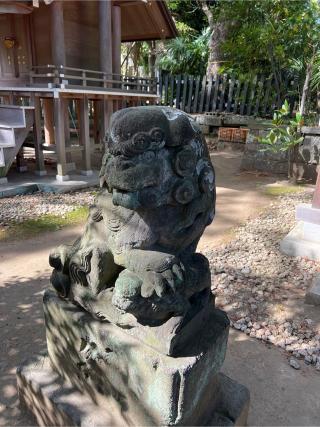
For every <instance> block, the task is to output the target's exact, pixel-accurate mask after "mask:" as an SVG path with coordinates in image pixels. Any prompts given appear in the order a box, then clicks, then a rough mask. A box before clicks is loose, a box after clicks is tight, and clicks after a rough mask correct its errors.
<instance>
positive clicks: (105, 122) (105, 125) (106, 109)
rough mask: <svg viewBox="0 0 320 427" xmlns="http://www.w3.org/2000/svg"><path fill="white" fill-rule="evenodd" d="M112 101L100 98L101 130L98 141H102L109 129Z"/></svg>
mask: <svg viewBox="0 0 320 427" xmlns="http://www.w3.org/2000/svg"><path fill="white" fill-rule="evenodd" d="M113 111H114V110H113V101H111V100H109V99H107V98H104V99H103V100H102V121H101V132H100V141H101V143H104V141H105V137H106V134H107V132H108V129H109V123H110V117H111V115H112V113H113Z"/></svg>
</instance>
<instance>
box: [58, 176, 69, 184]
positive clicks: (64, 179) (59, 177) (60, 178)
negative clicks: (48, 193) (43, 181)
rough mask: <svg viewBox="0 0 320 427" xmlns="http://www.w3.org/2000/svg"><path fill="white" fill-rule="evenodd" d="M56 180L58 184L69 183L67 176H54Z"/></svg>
mask: <svg viewBox="0 0 320 427" xmlns="http://www.w3.org/2000/svg"><path fill="white" fill-rule="evenodd" d="M56 180H57V181H59V182H63V181H69V180H70V177H69V175H56Z"/></svg>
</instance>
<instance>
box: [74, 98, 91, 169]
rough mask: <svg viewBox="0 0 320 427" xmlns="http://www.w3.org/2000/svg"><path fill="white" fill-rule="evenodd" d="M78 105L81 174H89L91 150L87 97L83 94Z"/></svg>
mask: <svg viewBox="0 0 320 427" xmlns="http://www.w3.org/2000/svg"><path fill="white" fill-rule="evenodd" d="M77 102H78V105H79V110H78V111H79V113H80V114H79V116H78V121H79V137H80V141H79V142H80V145H81V146H82V168H83V169H81V174H82V175H86V176H90V175H92V173H93V172H92V170H91V151H90V134H89V108H88V98H87V97H86V96H84V97H83V98H82V99H79V100H78V101H77Z"/></svg>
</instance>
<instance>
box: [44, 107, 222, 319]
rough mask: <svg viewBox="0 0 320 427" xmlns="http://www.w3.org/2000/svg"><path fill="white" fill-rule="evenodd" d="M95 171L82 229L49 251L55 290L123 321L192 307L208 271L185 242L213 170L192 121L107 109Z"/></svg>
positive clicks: (194, 238) (210, 200)
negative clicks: (97, 181) (93, 194)
mask: <svg viewBox="0 0 320 427" xmlns="http://www.w3.org/2000/svg"><path fill="white" fill-rule="evenodd" d="M100 175H101V185H102V187H103V188H102V191H101V193H100V194H99V195H98V196H97V198H96V201H95V204H94V205H93V206H92V207H91V210H90V215H89V218H88V222H87V226H86V230H85V232H84V234H83V236H82V237H81V238H80V239H78V240H77V241H76V242H75V243H74V244H73V245H72V246H67V245H62V246H60V247H59V248H57V249H56V250H55V251H53V252H52V254H51V256H50V264H51V266H52V267H54V270H53V273H52V278H51V282H52V284H53V286H54V288H55V289H56V291H57V292H58V293H59V294H60V295H62V296H64V297H67V298H69V299H70V300H71V301H75V302H77V303H78V304H80V305H81V306H82V307H84V308H85V309H86V310H87V311H89V312H90V313H92V314H93V315H94V316H95V317H97V318H100V319H104V318H106V319H108V320H110V321H112V320H114V321H115V322H117V323H118V324H120V323H121V324H123V325H125V324H126V323H127V324H128V325H130V326H131V325H132V324H133V323H134V322H136V321H138V322H139V323H141V324H143V325H148V324H149V325H156V324H162V323H164V322H165V321H167V320H168V319H169V318H170V317H173V316H183V317H184V318H187V317H190V313H193V312H194V310H195V306H197V310H198V311H200V310H201V309H202V307H204V306H205V305H206V304H207V302H208V298H209V294H210V271H209V266H208V261H207V260H206V259H205V258H204V257H203V256H202V255H201V254H197V253H195V249H196V245H197V243H198V240H199V238H200V237H201V235H202V233H203V231H204V229H205V227H206V226H207V225H208V224H209V223H210V222H211V221H212V219H213V217H214V207H215V177H214V170H213V166H212V164H211V161H210V157H209V153H208V149H207V147H206V145H205V141H204V139H203V136H202V135H201V132H200V131H199V129H198V128H197V126H196V124H195V122H194V121H193V120H192V119H190V117H189V116H188V115H187V114H185V113H182V112H179V111H178V110H174V109H170V108H164V107H163V108H162V107H136V108H128V109H124V110H121V111H118V112H116V113H115V114H114V115H113V116H112V119H111V125H110V130H109V137H108V143H107V149H106V153H105V156H104V158H103V161H102V169H101V173H100ZM110 292H112V298H111V299H110ZM115 308H117V309H118V313H117V314H116V313H115ZM114 314H115V315H116V318H115V319H112V318H111V316H113V315H114ZM120 314H122V319H119V316H120ZM129 314H130V315H131V316H129Z"/></svg>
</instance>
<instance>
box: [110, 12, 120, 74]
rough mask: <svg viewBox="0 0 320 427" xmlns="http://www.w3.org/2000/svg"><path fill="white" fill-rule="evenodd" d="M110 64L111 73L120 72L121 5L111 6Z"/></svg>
mask: <svg viewBox="0 0 320 427" xmlns="http://www.w3.org/2000/svg"><path fill="white" fill-rule="evenodd" d="M112 65H113V74H117V75H120V74H121V7H120V6H112Z"/></svg>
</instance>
